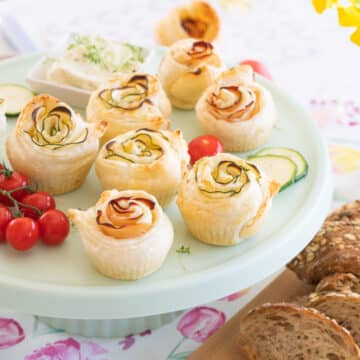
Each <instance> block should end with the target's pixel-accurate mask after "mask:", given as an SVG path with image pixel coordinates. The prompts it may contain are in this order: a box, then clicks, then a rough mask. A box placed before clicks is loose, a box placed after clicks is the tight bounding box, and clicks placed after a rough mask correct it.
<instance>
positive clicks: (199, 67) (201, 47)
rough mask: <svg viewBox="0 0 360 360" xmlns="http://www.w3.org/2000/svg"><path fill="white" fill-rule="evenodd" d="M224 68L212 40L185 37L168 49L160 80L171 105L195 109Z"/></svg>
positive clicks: (163, 61)
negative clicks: (202, 95) (210, 41)
mask: <svg viewBox="0 0 360 360" xmlns="http://www.w3.org/2000/svg"><path fill="white" fill-rule="evenodd" d="M224 69H225V67H224V65H223V62H222V60H221V59H220V56H219V55H218V54H217V53H216V52H215V51H214V48H213V45H212V44H211V43H209V42H205V41H199V40H195V39H185V40H179V41H177V42H176V43H175V44H173V45H172V46H171V47H170V48H169V49H168V52H167V53H166V55H165V56H164V58H163V60H162V62H161V64H160V68H159V79H160V81H161V84H162V85H163V87H164V90H165V91H166V94H167V95H168V97H169V99H170V101H171V103H172V105H174V106H176V107H177V108H180V109H193V108H194V106H195V104H196V102H197V101H198V99H199V97H200V96H201V94H202V93H203V91H204V90H205V89H206V88H207V87H208V86H209V85H210V84H211V83H212V82H213V81H214V80H215V79H216V77H217V76H218V75H219V74H220V73H221V71H222V70H224Z"/></svg>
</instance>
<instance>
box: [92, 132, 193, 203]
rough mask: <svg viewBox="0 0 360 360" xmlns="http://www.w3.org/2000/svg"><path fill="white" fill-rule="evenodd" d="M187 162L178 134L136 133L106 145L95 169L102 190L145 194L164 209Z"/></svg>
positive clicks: (172, 195)
mask: <svg viewBox="0 0 360 360" xmlns="http://www.w3.org/2000/svg"><path fill="white" fill-rule="evenodd" d="M188 162H189V155H188V152H187V144H186V142H185V140H184V139H183V137H182V133H181V131H180V130H176V131H168V130H151V129H138V130H135V131H129V132H127V133H125V134H122V135H119V136H117V137H115V138H113V139H111V140H110V141H108V142H107V143H106V144H105V145H104V146H103V147H102V149H101V151H100V152H99V155H98V157H97V159H96V163H95V165H96V174H97V176H98V178H99V180H100V182H101V184H102V187H103V189H105V190H106V189H117V190H126V189H138V190H145V191H147V192H148V193H150V194H152V195H154V196H155V197H156V198H157V200H158V202H159V203H160V205H161V206H162V207H166V206H168V205H169V204H170V202H171V201H172V200H173V199H174V197H175V195H176V193H177V189H178V186H179V184H180V181H181V175H182V170H181V169H182V166H184V165H186V164H187V163H188Z"/></svg>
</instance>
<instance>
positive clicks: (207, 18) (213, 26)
mask: <svg viewBox="0 0 360 360" xmlns="http://www.w3.org/2000/svg"><path fill="white" fill-rule="evenodd" d="M219 31H220V19H219V16H218V14H217V12H216V10H215V9H214V8H213V7H212V6H211V5H210V4H208V3H207V2H205V1H192V2H190V3H189V4H187V5H184V6H180V7H177V8H175V9H173V10H172V11H171V12H170V13H169V14H168V15H167V16H166V17H165V18H163V19H162V20H161V21H160V22H159V23H158V24H157V26H156V31H155V33H156V38H157V41H158V42H159V43H160V44H161V45H164V46H170V45H172V44H173V43H174V42H176V41H178V40H181V39H187V38H194V39H198V40H205V41H214V40H215V39H216V38H217V36H218V34H219Z"/></svg>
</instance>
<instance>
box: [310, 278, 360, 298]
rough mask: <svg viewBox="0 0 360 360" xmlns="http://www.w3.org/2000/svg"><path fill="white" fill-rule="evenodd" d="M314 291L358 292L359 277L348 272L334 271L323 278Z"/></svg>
mask: <svg viewBox="0 0 360 360" xmlns="http://www.w3.org/2000/svg"><path fill="white" fill-rule="evenodd" d="M315 292H316V293H318V294H319V293H327V292H341V293H348V292H351V293H356V294H360V279H359V278H358V277H357V276H355V275H354V274H350V273H336V274H332V275H329V276H326V277H325V278H323V279H322V280H321V281H320V282H319V284H318V285H317V286H316V289H315Z"/></svg>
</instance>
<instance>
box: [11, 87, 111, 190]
mask: <svg viewBox="0 0 360 360" xmlns="http://www.w3.org/2000/svg"><path fill="white" fill-rule="evenodd" d="M105 128H106V123H105V122H104V121H102V122H99V123H97V124H87V123H85V122H84V121H83V120H82V118H81V117H80V115H78V114H75V113H74V111H73V110H72V109H71V108H70V107H69V106H68V105H67V104H65V103H63V102H60V101H59V100H58V99H56V98H54V97H52V96H50V95H44V94H43V95H38V96H35V97H34V98H33V99H32V100H31V101H30V102H29V103H28V104H27V105H26V106H25V107H24V109H23V110H22V111H21V113H20V116H19V118H18V120H17V122H16V126H15V128H14V130H13V131H12V132H11V134H10V135H9V136H8V137H7V140H6V150H7V157H8V159H9V161H10V163H11V165H12V167H13V168H14V169H16V170H18V171H20V172H22V173H24V174H25V175H26V176H28V177H29V178H30V179H31V180H32V181H34V182H36V183H37V185H38V187H39V190H41V191H47V192H49V193H51V194H53V195H57V194H63V193H66V192H69V191H72V190H74V189H76V188H77V187H79V186H80V185H81V184H82V183H83V182H84V180H85V178H86V176H87V174H88V172H89V170H90V167H91V165H92V163H93V162H94V160H95V158H96V155H97V152H98V148H99V138H100V137H101V136H102V135H103V133H104V131H105Z"/></svg>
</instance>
